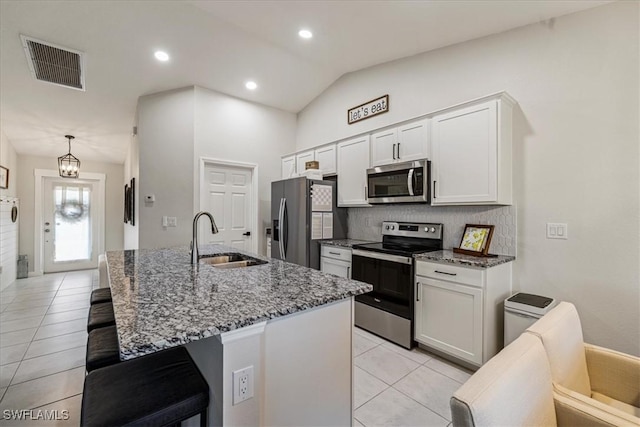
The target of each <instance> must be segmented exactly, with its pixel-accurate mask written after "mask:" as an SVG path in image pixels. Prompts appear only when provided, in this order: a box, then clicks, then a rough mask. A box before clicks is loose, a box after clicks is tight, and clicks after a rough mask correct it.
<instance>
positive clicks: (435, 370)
mask: <svg viewBox="0 0 640 427" xmlns="http://www.w3.org/2000/svg"><path fill="white" fill-rule="evenodd" d="M425 363H427V362H425ZM422 366H424V367H425V368H427V369H431V370H432V371H433V372H436V373H438V374H440V375H443V376H445V377H447V378H449V379H450V380H452V381H455V382H457V383H458V384H460V385H462V384H464V383H465V382H460V381H458V380H457V379H455V378H453V377H451V376H449V375H447V374H445V373H444V372H441V371H438V370H437V369H434V368H432V367H431V366H427V365H422ZM454 369H455V368H454Z"/></svg>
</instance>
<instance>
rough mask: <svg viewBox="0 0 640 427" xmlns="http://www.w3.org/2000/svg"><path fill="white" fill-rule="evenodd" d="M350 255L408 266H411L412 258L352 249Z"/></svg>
mask: <svg viewBox="0 0 640 427" xmlns="http://www.w3.org/2000/svg"><path fill="white" fill-rule="evenodd" d="M352 255H357V256H361V257H364V258H373V259H380V260H383V261H391V262H397V263H399V264H408V265H411V264H413V258H412V257H406V256H401V255H390V254H383V253H380V252H373V251H365V250H362V249H353V251H352Z"/></svg>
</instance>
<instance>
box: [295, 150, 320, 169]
mask: <svg viewBox="0 0 640 427" xmlns="http://www.w3.org/2000/svg"><path fill="white" fill-rule="evenodd" d="M315 159H316V158H315V153H314V152H313V150H309V151H303V152H302V153H298V154H296V171H297V172H298V173H299V174H301V173H302V172H304V171H305V167H304V164H305V163H306V162H311V161H313V160H315Z"/></svg>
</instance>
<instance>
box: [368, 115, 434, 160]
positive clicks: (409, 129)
mask: <svg viewBox="0 0 640 427" xmlns="http://www.w3.org/2000/svg"><path fill="white" fill-rule="evenodd" d="M428 157H429V120H428V119H423V120H416V121H413V122H410V123H407V124H406V125H402V126H399V127H396V128H391V129H386V130H383V131H381V132H376V133H374V134H372V135H371V164H372V165H373V166H380V165H388V164H390V163H396V162H408V161H410V160H419V159H426V158H428Z"/></svg>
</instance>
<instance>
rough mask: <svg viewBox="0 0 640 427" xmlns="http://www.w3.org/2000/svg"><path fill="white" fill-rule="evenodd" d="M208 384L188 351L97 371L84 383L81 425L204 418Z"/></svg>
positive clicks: (202, 420) (178, 349) (153, 423)
mask: <svg viewBox="0 0 640 427" xmlns="http://www.w3.org/2000/svg"><path fill="white" fill-rule="evenodd" d="M208 406H209V385H208V384H207V382H206V380H205V379H204V377H203V376H202V374H201V373H200V371H199V370H198V367H197V366H196V365H195V363H194V362H193V359H191V356H189V353H188V352H187V350H186V349H185V348H184V347H176V348H172V349H169V350H164V351H160V352H158V353H153V354H150V355H148V356H142V357H138V358H136V359H133V360H129V361H125V362H122V363H118V364H116V365H112V366H107V367H106V368H101V369H96V370H95V371H92V372H90V373H89V374H88V375H87V376H86V377H85V380H84V392H83V394H82V414H81V421H80V425H81V426H92V427H93V426H134V425H135V426H143V425H145V426H146V425H149V426H167V425H175V424H177V423H180V422H181V421H184V420H186V419H189V418H191V417H192V416H194V415H197V414H200V425H201V426H206V425H207V407H208Z"/></svg>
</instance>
